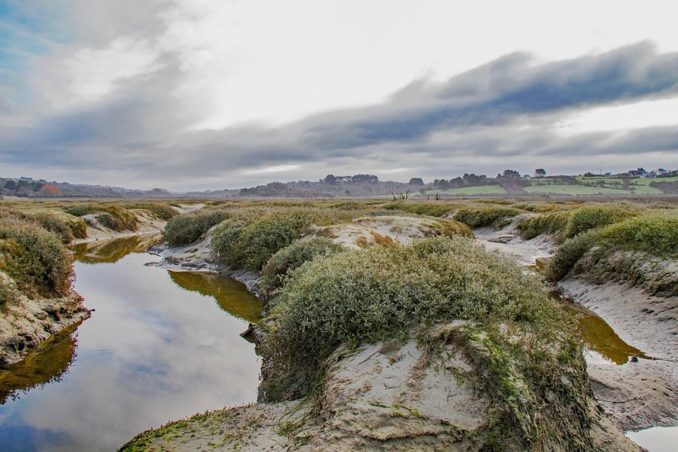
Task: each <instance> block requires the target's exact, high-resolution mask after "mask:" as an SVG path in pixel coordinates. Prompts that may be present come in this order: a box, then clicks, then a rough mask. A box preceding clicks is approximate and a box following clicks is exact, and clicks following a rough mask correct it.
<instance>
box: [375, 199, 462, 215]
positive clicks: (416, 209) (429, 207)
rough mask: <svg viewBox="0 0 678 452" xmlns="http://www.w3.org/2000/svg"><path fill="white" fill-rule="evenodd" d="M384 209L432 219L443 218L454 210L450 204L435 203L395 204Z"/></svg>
mask: <svg viewBox="0 0 678 452" xmlns="http://www.w3.org/2000/svg"><path fill="white" fill-rule="evenodd" d="M382 208H384V209H386V210H400V211H402V212H408V213H414V214H417V215H428V216H431V217H442V216H444V215H445V214H447V213H449V212H451V211H452V210H453V207H452V206H450V205H449V204H444V203H433V202H394V203H390V204H386V205H384V206H382Z"/></svg>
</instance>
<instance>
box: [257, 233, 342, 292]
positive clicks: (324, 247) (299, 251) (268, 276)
mask: <svg viewBox="0 0 678 452" xmlns="http://www.w3.org/2000/svg"><path fill="white" fill-rule="evenodd" d="M342 249H343V248H342V247H341V246H340V245H337V244H336V243H334V242H332V240H330V239H327V238H324V237H309V238H307V239H301V240H297V241H296V242H294V243H292V244H291V245H289V246H287V247H285V248H283V249H281V250H280V251H278V252H277V253H275V254H274V255H273V256H271V258H270V259H269V260H268V262H266V265H264V268H263V269H262V270H261V282H260V283H259V288H260V290H261V291H262V293H263V294H264V295H265V296H267V297H270V296H272V295H273V294H274V293H275V291H276V290H278V289H279V288H280V287H282V286H283V284H284V282H285V279H286V278H287V275H288V273H289V272H290V271H292V270H294V269H296V268H298V267H300V266H301V265H302V264H303V263H305V262H308V261H312V260H313V259H315V258H316V257H319V256H328V255H330V254H334V253H338V252H340V251H342Z"/></svg>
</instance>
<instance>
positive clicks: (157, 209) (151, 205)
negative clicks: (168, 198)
mask: <svg viewBox="0 0 678 452" xmlns="http://www.w3.org/2000/svg"><path fill="white" fill-rule="evenodd" d="M125 207H126V208H128V209H141V210H146V211H148V212H150V213H151V214H152V215H154V216H155V217H156V218H159V219H161V220H165V221H169V220H170V219H172V218H174V217H176V216H177V215H179V212H177V210H176V209H174V208H172V207H171V205H170V204H165V203H159V202H134V203H130V204H126V205H125Z"/></svg>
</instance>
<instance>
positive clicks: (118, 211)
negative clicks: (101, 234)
mask: <svg viewBox="0 0 678 452" xmlns="http://www.w3.org/2000/svg"><path fill="white" fill-rule="evenodd" d="M66 213H69V214H71V215H73V216H76V217H82V216H84V215H89V214H96V215H97V219H98V218H99V217H101V216H102V214H106V215H107V216H104V220H103V221H104V222H105V224H104V226H106V227H108V228H109V229H112V230H114V231H118V232H122V231H136V230H137V226H138V224H137V217H136V215H134V212H130V211H129V210H127V209H125V208H123V207H121V206H118V205H115V204H104V203H101V204H79V205H75V206H72V207H70V208H68V209H66Z"/></svg>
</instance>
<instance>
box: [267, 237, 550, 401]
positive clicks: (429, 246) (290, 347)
mask: <svg viewBox="0 0 678 452" xmlns="http://www.w3.org/2000/svg"><path fill="white" fill-rule="evenodd" d="M273 304H274V305H275V307H274V308H273V311H272V313H271V316H272V318H274V319H275V327H274V328H273V329H272V331H271V332H269V334H268V335H267V338H266V340H265V342H264V344H263V347H262V350H263V351H264V356H266V357H268V358H269V359H271V360H272V361H273V362H275V363H276V364H277V365H279V368H278V369H277V370H278V375H277V376H276V378H273V379H272V380H273V383H272V384H271V385H270V387H269V389H270V390H271V392H272V393H284V394H292V393H294V395H300V394H303V393H305V391H306V390H308V388H309V387H310V386H312V385H313V383H314V381H313V378H314V375H315V373H316V372H317V370H318V365H319V363H320V362H321V361H322V360H323V359H324V358H325V357H327V356H328V355H329V353H331V352H332V351H333V350H334V349H335V348H336V347H337V346H338V345H340V344H342V343H349V344H358V343H361V342H364V341H368V342H369V341H376V340H380V339H385V338H393V337H398V336H399V335H402V334H405V333H406V332H407V331H408V330H409V329H410V328H412V327H414V326H417V325H422V324H424V325H426V324H432V323H434V322H445V321H451V320H454V319H467V320H475V321H478V322H481V323H487V324H491V323H496V322H521V323H525V324H530V325H541V324H542V323H543V324H544V325H548V324H550V322H551V321H554V322H556V323H558V321H557V320H556V319H557V318H558V317H559V316H558V315H557V308H556V307H555V305H554V303H552V302H550V301H549V300H548V299H547V297H545V295H544V294H543V291H542V288H541V285H540V284H539V282H538V281H537V279H535V278H533V277H530V276H527V275H525V274H524V272H522V270H521V269H520V268H519V267H518V266H516V265H515V264H513V263H512V262H510V261H509V260H507V259H504V258H501V257H499V256H496V255H493V254H489V253H486V252H484V251H483V250H482V249H481V248H479V247H477V246H475V245H474V244H473V243H472V242H471V241H469V240H467V239H462V238H455V239H448V238H434V239H427V240H424V241H421V242H419V243H416V244H414V245H412V246H410V247H403V246H391V247H370V248H368V249H366V250H360V251H352V252H346V253H339V254H336V255H332V256H328V257H326V258H324V259H319V260H314V261H312V262H310V263H309V264H306V265H304V266H302V267H300V268H299V269H298V270H296V271H294V272H292V273H291V276H290V278H289V280H288V281H287V284H286V285H285V286H284V288H283V290H282V292H281V293H280V295H279V296H278V297H277V298H276V299H275V300H274V303H273ZM547 319H548V320H547ZM288 372H289V373H288Z"/></svg>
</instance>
